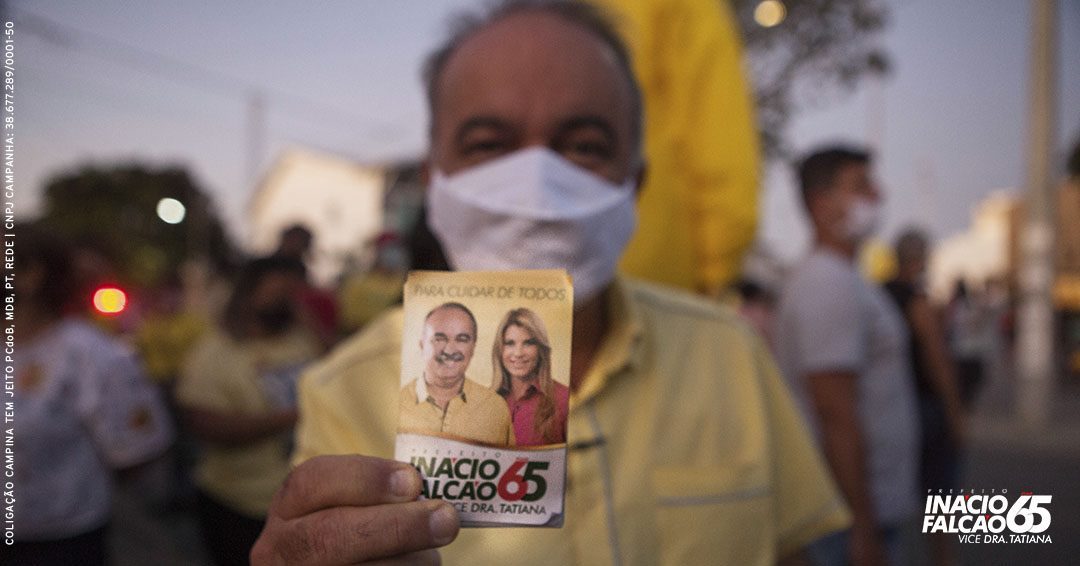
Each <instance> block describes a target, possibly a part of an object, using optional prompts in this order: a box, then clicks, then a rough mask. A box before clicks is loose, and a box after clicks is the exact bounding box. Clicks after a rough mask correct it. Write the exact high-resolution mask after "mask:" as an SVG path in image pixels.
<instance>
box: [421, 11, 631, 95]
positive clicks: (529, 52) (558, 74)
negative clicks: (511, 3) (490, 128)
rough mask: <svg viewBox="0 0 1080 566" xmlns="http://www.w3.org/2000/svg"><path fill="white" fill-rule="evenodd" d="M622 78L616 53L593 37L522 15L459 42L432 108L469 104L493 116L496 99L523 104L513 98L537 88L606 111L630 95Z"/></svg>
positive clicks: (557, 20)
mask: <svg viewBox="0 0 1080 566" xmlns="http://www.w3.org/2000/svg"><path fill="white" fill-rule="evenodd" d="M621 75H622V70H621V69H620V67H619V64H618V62H617V57H616V55H615V53H614V51H613V50H612V49H611V48H610V47H609V46H608V45H607V44H605V43H604V42H603V41H602V40H601V39H600V38H599V37H596V36H595V35H594V34H593V33H592V32H590V31H588V30H587V29H585V28H584V27H583V26H581V25H579V24H576V23H574V22H571V21H568V20H566V19H564V18H562V17H560V16H557V15H554V14H548V13H543V12H536V11H526V12H522V13H517V14H513V15H510V16H507V17H505V18H503V19H500V20H497V21H495V22H492V23H491V24H489V25H488V26H487V27H485V28H483V29H481V30H479V31H477V32H476V33H475V34H473V35H472V36H470V37H469V38H467V39H466V40H465V41H463V42H462V44H461V45H460V46H459V47H458V48H457V49H456V50H455V52H454V53H453V54H452V55H451V56H450V58H449V60H448V61H447V63H446V67H445V68H444V69H443V72H442V74H441V76H440V77H439V79H438V80H439V84H438V88H437V89H436V92H437V98H439V103H437V104H436V108H437V109H439V108H441V107H443V103H444V102H457V103H460V102H472V103H473V104H472V106H473V107H480V108H485V109H487V108H490V109H491V110H493V111H497V110H499V108H498V105H497V104H494V103H495V102H497V100H496V99H498V98H499V97H500V96H505V97H506V98H511V99H517V100H521V97H520V96H516V97H515V96H511V95H513V94H518V93H515V92H514V91H515V90H517V91H520V94H528V93H530V92H535V88H536V87H537V86H539V87H541V88H544V87H547V88H548V89H549V90H550V92H551V93H556V94H562V95H563V96H558V97H553V96H551V95H550V94H549V95H547V96H545V97H544V98H543V99H544V100H546V101H548V102H552V103H557V102H558V101H559V100H557V99H559V98H562V99H565V100H567V101H573V99H572V97H571V96H570V95H572V94H575V93H576V94H578V96H579V98H581V99H585V100H594V101H596V102H597V103H599V102H600V101H601V100H603V101H604V104H607V105H608V106H607V107H608V108H610V104H611V103H612V100H611V99H612V98H616V99H617V98H619V97H623V96H628V95H629V92H628V91H629V87H628V86H627V84H626V82H627V81H626V80H625V77H622V76H621ZM478 96H479V97H480V98H477V97H478ZM539 98H540V97H535V99H539ZM552 99H556V100H552ZM597 106H600V104H597Z"/></svg>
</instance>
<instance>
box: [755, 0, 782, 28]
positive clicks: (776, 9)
mask: <svg viewBox="0 0 1080 566" xmlns="http://www.w3.org/2000/svg"><path fill="white" fill-rule="evenodd" d="M785 16H787V8H785V7H784V3H783V2H780V0H762V1H761V2H758V5H757V7H756V8H754V21H755V22H757V23H758V25H759V26H761V27H763V28H771V27H774V26H778V25H780V22H783V21H784V17H785Z"/></svg>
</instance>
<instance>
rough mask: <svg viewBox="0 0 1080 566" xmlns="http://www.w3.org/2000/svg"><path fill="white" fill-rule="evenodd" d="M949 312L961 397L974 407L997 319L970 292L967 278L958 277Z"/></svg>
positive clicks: (950, 334)
mask: <svg viewBox="0 0 1080 566" xmlns="http://www.w3.org/2000/svg"><path fill="white" fill-rule="evenodd" d="M946 314H947V320H948V326H949V327H948V335H949V346H950V348H951V351H952V356H953V359H954V360H955V362H956V370H957V375H958V377H959V384H960V398H961V399H962V400H963V402H964V405H965V406H968V407H970V406H971V405H972V404H973V403H974V402H975V397H976V396H977V395H978V394H979V390H980V389H981V388H982V383H983V369H984V360H985V358H986V353H987V346H988V339H989V336H988V332H991V331H992V330H993V326H994V325H993V321H992V320H990V319H989V318H988V317H987V309H985V308H984V307H983V305H982V303H981V301H980V300H979V298H978V297H976V296H973V294H972V293H969V292H968V285H967V283H966V282H965V281H964V280H963V279H958V280H957V281H956V286H955V287H953V295H952V299H950V300H949V306H948V310H947V313H946Z"/></svg>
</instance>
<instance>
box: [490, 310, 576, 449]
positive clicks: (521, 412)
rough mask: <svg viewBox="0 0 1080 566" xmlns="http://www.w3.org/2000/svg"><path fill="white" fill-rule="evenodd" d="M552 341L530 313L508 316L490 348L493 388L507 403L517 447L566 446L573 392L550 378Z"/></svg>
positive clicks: (526, 311)
mask: <svg viewBox="0 0 1080 566" xmlns="http://www.w3.org/2000/svg"><path fill="white" fill-rule="evenodd" d="M551 351H552V348H551V340H550V338H549V337H548V332H547V329H546V328H545V326H544V321H543V320H541V319H540V317H539V316H538V315H537V314H536V313H535V312H533V311H531V310H529V309H527V308H517V309H513V310H511V311H509V312H507V313H506V315H505V316H504V317H503V319H502V321H501V322H500V323H499V327H498V330H497V331H496V333H495V340H494V343H493V345H492V354H491V362H492V368H493V370H494V373H493V377H492V388H493V389H494V390H495V391H496V392H497V393H498V394H499V395H501V396H502V397H503V398H504V399H506V403H507V405H508V406H509V408H510V416H511V420H512V421H513V425H514V436H515V438H516V439H517V446H518V447H522V446H546V445H552V444H562V443H565V442H566V417H567V413H568V411H569V404H570V390H569V388H568V387H567V386H566V385H564V384H562V383H559V382H557V381H555V380H554V379H553V378H552V372H551Z"/></svg>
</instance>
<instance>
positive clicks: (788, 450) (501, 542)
mask: <svg viewBox="0 0 1080 566" xmlns="http://www.w3.org/2000/svg"><path fill="white" fill-rule="evenodd" d="M609 297H610V299H609V301H610V302H609V305H608V309H609V321H610V327H609V329H608V333H607V335H606V336H605V338H604V341H603V344H602V345H601V347H600V351H599V352H598V354H597V356H596V358H595V360H594V363H593V367H592V369H591V370H590V372H589V374H588V375H587V376H586V378H585V381H584V383H583V386H582V387H581V388H580V389H579V390H578V391H577V392H575V393H574V394H573V396H572V397H571V400H570V422H569V427H568V431H569V432H568V435H569V445H570V449H569V450H570V451H569V456H568V458H567V462H568V466H567V486H568V489H567V494H566V522H565V525H564V527H563V528H561V529H465V530H463V531H462V532H461V534H460V535H459V536H458V538H457V540H456V541H454V542H453V543H452V544H450V545H449V546H448V547H446V548H444V549H442V551H441V552H442V556H443V560H444V563H446V564H451V565H453V564H478V563H479V564H500V563H501V564H525V565H528V564H588V565H594V564H626V565H629V564H672V565H676V564H678V565H682V564H733V565H739V566H743V565H753V564H762V565H764V564H773V563H775V562H776V560H777V559H778V558H780V557H783V556H786V555H788V554H790V553H792V552H794V551H797V550H799V549H800V548H802V547H803V546H804V545H805V544H806V543H808V542H810V541H812V540H815V539H817V538H819V537H821V536H823V535H825V534H828V533H830V532H833V531H836V530H839V529H841V528H844V527H845V526H847V525H848V523H849V522H850V517H849V514H848V511H847V509H846V507H845V506H844V504H843V502H842V499H841V497H840V495H839V494H838V492H837V490H836V488H835V486H834V484H833V481H832V479H831V478H830V476H829V474H828V472H827V471H826V468H825V465H824V462H823V460H822V458H821V456H820V455H819V454H818V452H817V450H816V448H815V447H814V444H813V442H812V440H811V438H810V437H809V435H808V434H807V431H806V425H805V424H804V422H803V421H802V419H801V417H800V415H799V414H798V412H797V410H796V408H795V405H794V404H793V402H792V400H791V397H790V394H789V393H788V391H787V389H786V388H785V386H784V384H783V382H782V381H781V379H780V377H779V375H778V374H777V371H776V368H775V366H774V364H773V362H772V360H771V358H770V357H769V355H768V353H767V351H766V349H765V347H764V346H763V344H761V343H760V341H759V340H758V339H757V338H756V336H755V335H754V334H753V332H752V331H751V330H750V329H749V328H748V327H747V326H745V325H744V324H743V323H742V322H741V321H739V320H738V318H737V317H736V315H734V314H733V313H731V312H730V311H728V310H727V309H725V308H722V307H718V306H716V305H713V304H708V303H705V302H703V301H701V300H699V299H696V298H694V297H690V296H689V295H683V294H679V293H676V292H674V291H671V290H668V289H663V288H658V287H653V286H649V285H646V284H642V283H630V282H619V283H616V285H615V286H614V287H613V288H612V290H611V292H610V293H609ZM402 324H403V317H402V314H401V311H400V310H395V311H391V312H390V313H388V314H387V315H385V316H383V317H382V318H380V319H379V320H378V321H376V322H375V323H373V324H372V325H371V327H370V328H368V329H367V330H366V331H364V332H362V333H361V334H360V335H358V336H354V337H353V338H352V339H350V340H348V341H347V342H345V343H344V344H343V345H342V346H341V347H340V348H338V349H337V350H336V351H335V352H334V353H333V354H332V355H331V356H330V357H329V358H328V359H327V360H325V361H323V362H322V363H321V364H319V365H318V366H317V367H316V368H315V369H314V370H313V371H310V372H309V373H308V374H307V375H306V376H305V377H304V378H303V379H302V382H301V390H300V402H301V422H300V426H299V428H298V430H297V450H298V452H297V454H295V457H294V460H295V461H297V462H299V461H303V460H305V459H308V458H311V457H313V456H316V455H319V454H348V453H361V454H369V455H374V456H380V457H384V458H391V457H393V453H394V433H395V431H396V429H397V420H398V415H397V409H396V406H397V403H395V401H396V400H397V397H398V396H399V387H398V383H399V381H398V374H399V372H400V363H401V360H400V353H401V330H402Z"/></svg>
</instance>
